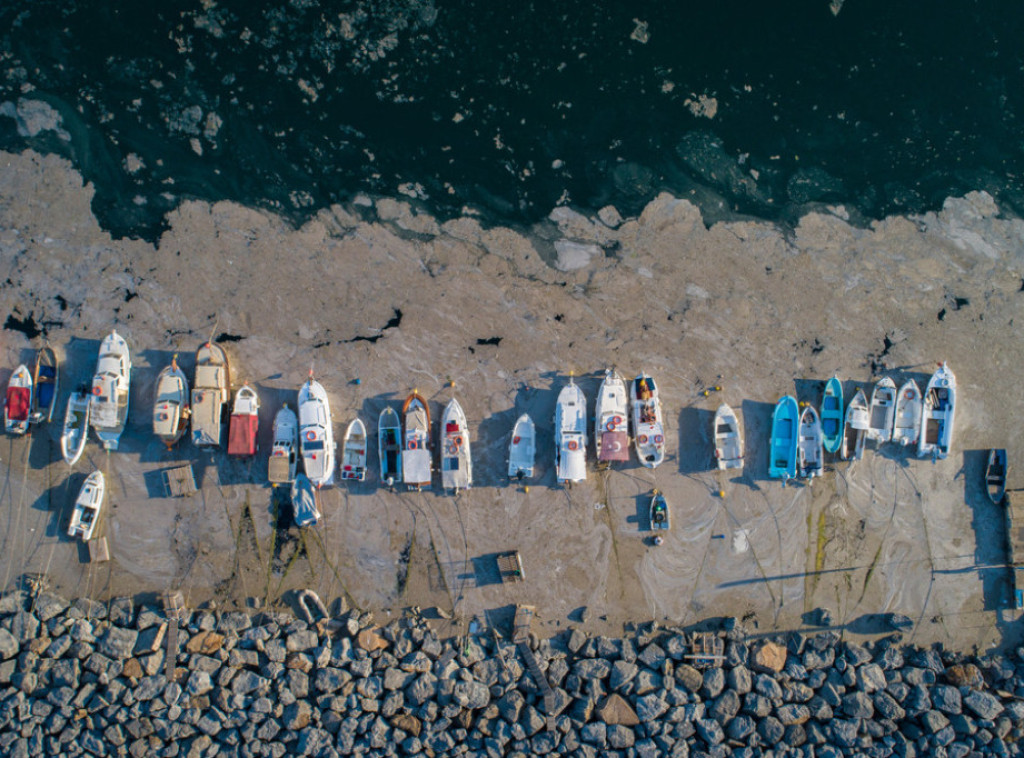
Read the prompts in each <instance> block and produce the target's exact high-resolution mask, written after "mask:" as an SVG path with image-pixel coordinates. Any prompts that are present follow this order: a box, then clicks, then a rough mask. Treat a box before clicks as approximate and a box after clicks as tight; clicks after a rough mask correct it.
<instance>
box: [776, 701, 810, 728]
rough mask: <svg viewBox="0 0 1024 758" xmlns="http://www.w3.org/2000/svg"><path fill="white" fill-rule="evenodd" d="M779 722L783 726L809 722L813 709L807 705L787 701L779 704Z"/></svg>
mask: <svg viewBox="0 0 1024 758" xmlns="http://www.w3.org/2000/svg"><path fill="white" fill-rule="evenodd" d="M775 714H776V717H777V718H778V720H779V723H780V724H782V725H783V726H794V725H799V724H805V723H807V720H808V719H810V718H811V711H810V709H809V708H808V707H807V706H806V705H798V704H796V703H787V704H786V705H782V706H779V707H778V708H777V709H776V711H775Z"/></svg>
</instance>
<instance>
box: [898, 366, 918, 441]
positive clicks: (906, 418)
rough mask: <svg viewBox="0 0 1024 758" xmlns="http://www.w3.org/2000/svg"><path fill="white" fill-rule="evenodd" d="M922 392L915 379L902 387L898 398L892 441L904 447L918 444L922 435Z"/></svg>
mask: <svg viewBox="0 0 1024 758" xmlns="http://www.w3.org/2000/svg"><path fill="white" fill-rule="evenodd" d="M922 410H923V403H922V402H921V390H920V388H919V387H918V386H917V382H915V381H914V380H913V379H911V380H910V381H908V382H906V383H904V385H903V386H902V387H900V391H899V394H898V395H897V396H896V413H895V415H894V417H893V426H892V441H893V442H894V443H896V444H897V445H903V446H904V447H907V446H910V445H916V444H917V437H918V435H919V434H920V433H921V411H922Z"/></svg>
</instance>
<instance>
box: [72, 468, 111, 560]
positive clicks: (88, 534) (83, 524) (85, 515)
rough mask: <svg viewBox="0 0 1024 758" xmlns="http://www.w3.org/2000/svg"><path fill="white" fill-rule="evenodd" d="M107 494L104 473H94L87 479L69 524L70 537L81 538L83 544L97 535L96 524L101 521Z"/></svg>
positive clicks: (76, 501)
mask: <svg viewBox="0 0 1024 758" xmlns="http://www.w3.org/2000/svg"><path fill="white" fill-rule="evenodd" d="M106 493H107V483H106V481H105V480H104V478H103V472H102V471H93V472H92V473H91V474H89V476H87V477H86V479H85V484H83V485H82V489H81V491H80V492H79V493H78V499H77V500H75V509H74V510H73V511H72V512H71V522H70V524H68V537H71V538H74V537H80V538H81V539H82V541H83V542H88V541H89V540H91V539H92V536H93V534H95V533H96V524H97V523H98V522H99V520H100V510H101V509H102V508H103V497H104V496H105V495H106Z"/></svg>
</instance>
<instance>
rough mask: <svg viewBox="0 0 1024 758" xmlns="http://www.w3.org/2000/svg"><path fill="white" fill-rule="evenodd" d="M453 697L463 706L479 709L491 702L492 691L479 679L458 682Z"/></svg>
mask: <svg viewBox="0 0 1024 758" xmlns="http://www.w3.org/2000/svg"><path fill="white" fill-rule="evenodd" d="M452 699H453V700H454V701H455V702H456V703H458V704H459V705H460V706H462V707H463V708H467V709H469V710H471V711H473V710H479V709H481V708H485V707H486V706H487V704H488V703H490V702H491V692H490V690H489V689H487V686H486V685H484V684H481V683H480V682H477V681H468V682H457V683H456V685H455V688H454V690H453V691H452Z"/></svg>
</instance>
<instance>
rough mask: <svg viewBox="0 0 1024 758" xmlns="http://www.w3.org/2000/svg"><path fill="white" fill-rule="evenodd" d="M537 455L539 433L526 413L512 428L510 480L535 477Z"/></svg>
mask: <svg viewBox="0 0 1024 758" xmlns="http://www.w3.org/2000/svg"><path fill="white" fill-rule="evenodd" d="M536 454H537V431H536V429H535V428H534V425H533V419H532V418H530V414H529V413H524V414H523V415H522V416H520V417H519V418H518V419H516V424H515V426H514V427H512V441H511V442H510V443H509V446H508V478H509V479H528V478H530V477H531V476H533V464H534V459H535V458H536Z"/></svg>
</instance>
